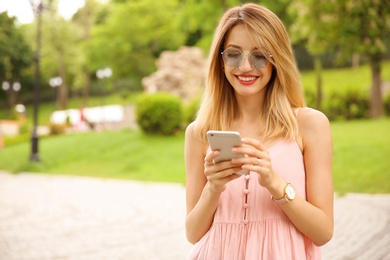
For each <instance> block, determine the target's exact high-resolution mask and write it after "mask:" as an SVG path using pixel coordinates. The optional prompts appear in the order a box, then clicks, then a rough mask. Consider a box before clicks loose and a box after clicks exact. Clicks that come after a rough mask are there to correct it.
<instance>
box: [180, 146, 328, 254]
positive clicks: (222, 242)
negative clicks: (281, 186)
mask: <svg viewBox="0 0 390 260" xmlns="http://www.w3.org/2000/svg"><path fill="white" fill-rule="evenodd" d="M268 151H269V153H270V156H271V162H272V166H273V169H274V170H275V171H276V172H277V173H278V174H279V175H280V176H281V177H282V178H283V179H284V180H285V181H286V182H290V183H291V184H292V185H293V186H294V188H295V190H296V192H297V194H299V195H300V196H302V197H303V198H306V192H305V168H304V162H303V156H302V153H301V151H300V149H299V146H298V144H297V143H296V142H295V141H287V140H282V141H280V142H278V143H276V144H275V145H274V146H272V147H271V148H270V149H269V150H268ZM187 259H188V260H192V259H198V260H206V259H210V260H211V259H212V260H215V259H217V260H222V259H225V260H227V259H228V260H244V259H245V260H252V259H253V260H259V259H263V260H268V259H272V260H279V259H280V260H286V259H298V260H303V259H316V260H317V259H321V253H320V248H319V247H317V246H315V245H314V244H313V242H312V241H311V240H309V239H308V238H306V237H305V236H304V235H303V234H302V233H301V232H299V231H298V230H297V229H296V228H295V226H294V225H293V224H292V223H291V221H290V220H289V219H288V218H287V216H286V215H285V214H284V212H283V211H282V209H281V208H280V206H279V205H278V203H276V202H274V201H273V200H272V199H271V195H270V193H269V192H268V190H267V189H265V188H263V187H261V186H260V185H259V183H258V181H257V173H254V172H251V173H250V174H249V175H247V176H242V177H240V178H238V179H236V180H234V181H231V182H230V183H228V185H227V187H226V190H225V191H224V192H223V193H222V195H221V198H220V201H219V205H218V208H217V210H216V212H215V216H214V222H213V224H212V226H211V227H210V230H209V231H208V232H207V233H206V234H205V235H204V236H203V238H202V239H201V240H200V241H199V242H197V243H196V244H195V245H194V246H193V248H192V249H191V251H190V252H189V255H188V256H187Z"/></svg>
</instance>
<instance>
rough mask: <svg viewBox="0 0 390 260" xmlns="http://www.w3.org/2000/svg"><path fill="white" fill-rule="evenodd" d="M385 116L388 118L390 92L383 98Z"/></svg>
mask: <svg viewBox="0 0 390 260" xmlns="http://www.w3.org/2000/svg"><path fill="white" fill-rule="evenodd" d="M383 103H384V106H385V114H386V115H387V116H390V91H389V92H387V94H386V95H385V97H384V102H383Z"/></svg>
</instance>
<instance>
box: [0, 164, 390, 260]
mask: <svg viewBox="0 0 390 260" xmlns="http://www.w3.org/2000/svg"><path fill="white" fill-rule="evenodd" d="M184 218H185V191H184V187H183V186H181V185H176V184H161V183H143V182H134V181H117V180H102V179H94V178H87V177H85V178H80V177H67V176H49V175H44V174H18V175H12V174H8V173H6V172H1V171H0V259H1V260H45V259H56V260H57V259H71V260H76V259H77V260H79V259H80V260H92V259H93V260H104V259H107V260H108V259H109V260H117V259H118V260H119V259H126V260H127V259H137V260H143V259H147V260H153V259H156V260H164V259H167V260H172V259H184V258H185V255H186V253H187V252H188V250H189V249H190V247H191V245H190V244H189V243H188V242H187V241H186V239H185V236H184ZM335 219H336V227H335V235H334V238H333V240H332V241H331V242H330V243H328V244H327V245H326V246H325V247H323V255H324V259H332V260H337V259H362V260H363V259H390V248H389V245H390V194H388V195H371V196H369V195H359V194H350V195H347V196H345V197H343V198H338V199H336V202H335Z"/></svg>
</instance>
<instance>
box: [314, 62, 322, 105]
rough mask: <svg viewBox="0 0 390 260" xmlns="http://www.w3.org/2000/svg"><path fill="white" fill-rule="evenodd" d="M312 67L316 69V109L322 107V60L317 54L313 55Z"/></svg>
mask: <svg viewBox="0 0 390 260" xmlns="http://www.w3.org/2000/svg"><path fill="white" fill-rule="evenodd" d="M314 68H315V71H316V109H318V110H321V107H322V62H321V58H320V57H319V56H315V57H314Z"/></svg>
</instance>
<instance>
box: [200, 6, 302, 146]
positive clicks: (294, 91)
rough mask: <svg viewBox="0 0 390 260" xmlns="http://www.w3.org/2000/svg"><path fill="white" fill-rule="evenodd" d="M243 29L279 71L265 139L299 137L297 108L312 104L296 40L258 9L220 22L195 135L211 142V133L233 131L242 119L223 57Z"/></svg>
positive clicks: (267, 108) (269, 97)
mask: <svg viewBox="0 0 390 260" xmlns="http://www.w3.org/2000/svg"><path fill="white" fill-rule="evenodd" d="M238 24H244V25H245V26H246V28H247V29H248V31H249V32H250V34H251V35H252V40H253V42H254V43H255V44H256V45H257V48H258V49H260V50H262V51H263V53H269V54H271V55H272V57H268V59H269V61H270V62H271V63H272V65H273V66H274V68H273V75H272V77H271V80H270V82H269V83H268V86H267V90H266V98H265V102H264V107H263V109H262V111H261V113H262V114H263V118H265V119H266V122H265V129H264V132H263V133H262V135H263V137H264V138H273V137H278V138H279V137H283V138H294V137H295V136H296V134H297V132H298V126H297V119H296V116H295V114H294V112H293V108H298V107H303V106H306V104H305V101H304V98H303V93H302V87H301V83H300V78H299V72H298V69H297V67H296V62H295V59H294V55H293V52H292V50H291V44H290V40H289V37H288V34H287V32H286V29H285V27H284V25H283V23H282V22H281V21H280V19H279V18H278V17H277V16H276V15H275V14H274V13H272V12H271V11H270V10H268V9H267V8H264V7H262V6H259V5H256V4H244V5H242V6H240V7H234V8H231V9H229V10H228V11H227V12H226V13H225V14H224V15H223V17H222V18H221V20H220V23H219V25H218V27H217V29H216V31H215V35H214V40H213V43H212V45H211V49H210V54H209V69H208V77H207V82H206V88H205V92H204V95H203V100H202V103H201V106H200V108H199V111H198V114H197V118H196V122H197V123H196V126H195V136H196V137H198V138H200V139H202V140H204V141H205V139H206V132H207V131H208V130H210V129H212V130H229V129H230V127H231V125H232V123H233V120H234V119H235V118H236V117H237V116H238V107H237V102H236V99H235V93H234V89H233V88H232V86H231V85H230V83H229V82H228V80H227V78H226V77H225V74H224V71H223V69H222V67H223V60H222V57H221V51H223V47H224V44H225V39H226V37H227V35H228V34H229V32H230V31H231V29H232V28H233V27H234V26H236V25H238Z"/></svg>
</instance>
